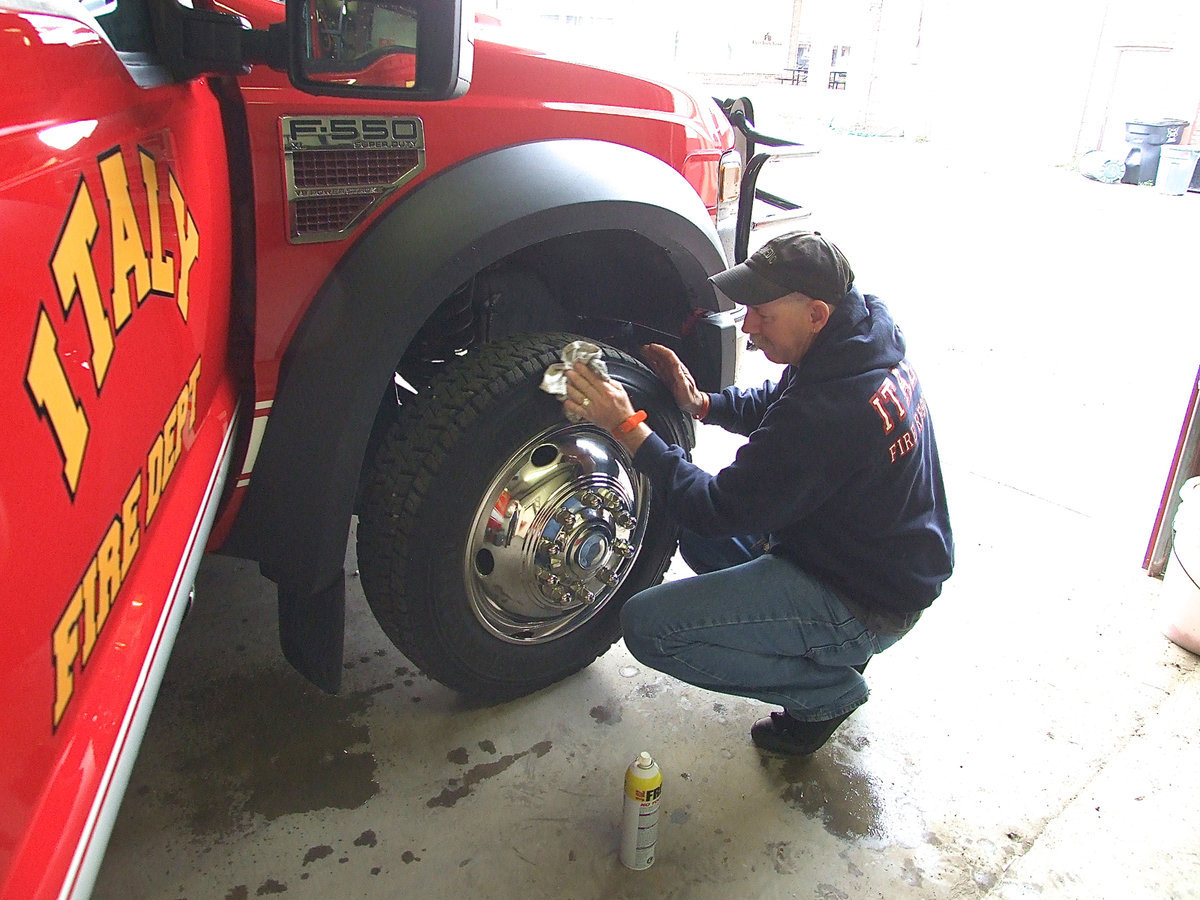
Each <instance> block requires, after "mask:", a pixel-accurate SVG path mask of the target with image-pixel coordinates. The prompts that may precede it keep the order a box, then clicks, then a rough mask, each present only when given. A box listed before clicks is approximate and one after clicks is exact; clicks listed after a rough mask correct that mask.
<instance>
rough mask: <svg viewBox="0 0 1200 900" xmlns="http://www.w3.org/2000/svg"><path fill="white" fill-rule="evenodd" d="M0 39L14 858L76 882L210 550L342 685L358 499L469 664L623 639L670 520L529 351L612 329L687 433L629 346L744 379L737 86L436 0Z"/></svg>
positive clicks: (466, 676)
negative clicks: (587, 62) (471, 25)
mask: <svg viewBox="0 0 1200 900" xmlns="http://www.w3.org/2000/svg"><path fill="white" fill-rule="evenodd" d="M0 57H2V58H3V59H4V60H5V62H4V67H3V74H0V85H2V87H3V99H2V100H0V227H2V230H0V238H2V240H0V261H2V266H3V272H4V282H3V283H4V286H3V289H2V291H3V294H2V295H3V305H4V306H3V315H4V323H5V327H4V329H3V333H2V336H0V341H2V342H3V351H2V352H0V411H2V413H3V420H4V423H5V427H4V433H3V438H2V439H0V473H2V474H0V573H2V581H0V618H2V620H3V629H4V640H3V642H2V643H0V685H2V687H0V691H2V697H3V709H4V722H3V725H2V726H0V735H2V736H3V739H2V740H0V895H2V896H3V897H4V898H21V900H26V898H30V897H44V896H53V895H60V896H70V895H85V894H87V893H88V891H89V889H90V886H91V884H92V880H93V878H94V874H95V871H96V868H97V867H98V864H99V860H100V857H101V855H102V853H103V848H104V845H105V843H106V841H107V837H108V833H109V830H110V828H111V824H112V820H113V818H114V816H115V814H116V811H117V808H118V806H119V804H120V800H121V795H122V793H123V790H124V786H125V784H126V782H127V780H128V776H129V771H130V769H131V767H132V764H133V760H134V757H135V755H136V751H137V747H138V744H139V741H140V738H141V735H142V733H143V730H144V728H145V725H146V721H147V719H148V716H149V713H150V708H151V705H152V703H153V700H154V696H155V693H156V691H157V687H158V684H159V682H160V679H161V676H162V673H163V669H164V666H165V664H166V661H167V658H168V655H169V654H170V651H171V647H172V643H173V641H174V637H175V634H176V632H177V630H178V628H179V624H180V621H181V619H182V617H183V616H184V613H185V611H186V609H187V607H188V605H189V603H190V601H191V587H192V583H193V578H194V575H195V572H196V568H197V565H198V564H199V560H200V557H201V555H202V554H203V553H204V552H205V551H206V550H208V551H218V552H225V553H230V554H235V555H238V556H242V557H245V558H248V559H251V560H255V561H257V562H258V563H259V564H260V568H261V571H262V572H263V574H264V575H266V576H267V577H268V578H270V579H271V580H272V581H274V582H275V583H276V584H277V585H278V607H279V630H280V636H281V643H282V649H283V652H284V654H285V655H286V657H287V658H288V659H289V660H290V661H291V662H292V664H293V665H294V666H295V667H296V668H297V669H298V670H299V671H300V672H301V673H302V674H303V675H305V676H306V677H308V678H309V679H311V680H312V681H313V682H315V683H316V684H317V685H319V686H320V687H322V688H324V689H326V690H330V691H333V690H336V689H337V687H338V681H339V673H340V672H341V670H342V636H343V595H344V594H343V582H344V573H343V560H344V557H345V553H346V549H347V540H348V536H349V535H350V533H351V527H352V523H353V522H354V520H355V517H356V516H357V527H356V538H357V541H358V558H359V565H360V569H361V575H362V582H363V586H364V589H365V591H366V594H367V597H368V599H369V602H370V605H371V608H372V610H373V611H374V613H375V615H376V616H377V617H378V620H379V622H380V624H381V625H382V627H383V629H384V631H385V632H386V633H387V634H388V636H389V637H390V638H391V639H392V640H393V641H394V642H395V643H396V645H397V646H398V647H399V648H400V649H401V650H402V651H403V652H404V653H405V654H406V655H407V656H408V657H409V658H411V659H412V660H413V661H414V662H415V663H416V664H417V665H419V666H420V667H421V668H422V669H423V670H424V671H425V672H426V673H427V674H428V675H430V676H431V677H433V678H436V679H439V680H441V681H442V682H444V683H445V684H447V685H449V686H451V687H453V688H455V689H457V690H459V691H463V692H467V693H470V694H472V695H474V696H479V697H487V698H493V699H504V698H509V697H514V696H518V695H521V694H524V693H527V692H530V691H533V690H536V689H538V688H541V687H544V686H546V685H548V684H551V683H553V682H555V681H557V680H559V679H561V678H563V677H565V676H566V675H568V674H570V673H572V672H575V671H577V670H579V669H580V668H582V667H583V666H586V665H587V664H588V663H589V662H591V661H592V660H593V659H595V658H596V656H597V655H599V654H601V653H603V652H604V651H605V650H606V649H607V648H608V647H609V646H610V645H611V644H612V643H613V641H615V640H616V639H617V637H618V634H619V632H618V615H617V614H618V612H619V609H620V606H621V604H622V602H623V601H624V599H625V598H626V597H628V596H629V595H630V594H631V593H633V592H635V591H637V590H639V589H641V588H643V587H645V586H647V585H649V584H652V583H654V582H656V581H657V580H659V579H661V578H662V575H663V572H664V569H665V567H666V565H667V562H668V560H669V558H670V556H671V554H672V553H673V551H674V547H675V538H676V534H675V531H674V528H673V526H672V525H671V523H670V522H668V521H667V519H666V518H665V515H664V513H663V511H662V509H661V508H660V506H659V505H658V504H656V503H655V502H654V498H653V497H651V496H650V493H649V489H648V485H647V483H646V482H645V480H644V479H643V478H642V476H640V475H639V474H638V473H637V472H636V470H635V469H634V468H633V467H632V465H631V462H630V460H629V459H628V457H627V456H626V455H625V453H624V452H623V451H622V450H621V448H620V446H619V445H618V444H617V443H616V442H615V441H614V440H612V439H611V438H610V437H609V436H608V435H606V434H604V433H603V432H601V431H599V430H597V429H595V428H593V427H591V426H580V425H573V424H571V423H570V422H568V421H566V419H564V418H563V416H562V412H561V407H560V406H559V404H558V402H557V401H556V400H555V399H554V398H553V397H551V396H548V395H547V394H545V393H543V392H541V391H540V390H539V389H538V385H539V382H540V379H541V377H542V373H543V371H544V370H545V369H546V367H547V366H548V365H549V364H550V363H553V362H555V361H556V360H557V359H558V356H559V353H560V350H561V348H562V347H563V346H564V345H565V344H566V343H567V342H569V341H571V340H574V339H579V338H584V339H587V340H589V341H593V342H596V343H598V344H601V345H602V346H603V348H604V354H605V359H606V361H607V364H608V369H609V372H610V374H611V375H612V376H613V377H615V378H617V379H619V380H620V381H621V382H622V383H624V384H625V385H626V386H627V387H628V388H629V389H630V391H631V392H632V393H633V395H634V396H635V398H636V401H637V403H638V404H639V406H641V407H644V408H645V409H646V410H647V412H648V413H649V416H650V420H651V423H652V425H653V427H654V428H655V429H656V430H657V431H659V432H660V433H662V434H664V435H665V436H666V437H668V438H669V439H670V440H672V441H675V442H677V443H679V444H681V445H683V446H685V447H689V446H691V444H692V441H693V431H692V427H691V423H690V422H689V421H688V419H687V418H686V417H685V416H684V415H682V414H681V413H680V411H679V410H678V409H677V408H676V407H675V406H674V404H673V403H672V401H671V398H670V396H669V395H668V394H667V393H666V392H665V390H664V389H663V388H662V386H661V385H660V384H659V383H658V382H657V381H656V380H655V379H654V378H653V376H652V375H651V374H650V373H649V371H648V370H647V369H645V368H644V367H643V366H642V365H641V364H640V363H639V362H638V361H637V359H636V349H637V348H638V347H639V346H640V345H641V344H643V343H645V342H647V341H658V342H661V343H665V344H667V345H669V346H671V347H673V348H675V349H676V350H677V352H679V354H680V355H681V356H682V357H683V359H684V360H685V361H686V362H687V364H688V365H689V366H690V367H691V369H692V371H693V372H694V373H696V375H697V378H698V380H699V381H700V383H701V385H702V386H703V387H705V388H708V389H712V390H716V389H719V388H720V387H722V386H724V385H727V384H729V383H731V381H732V379H733V375H734V368H735V363H736V355H737V352H738V350H737V346H738V342H737V340H736V338H737V322H736V320H735V317H734V313H733V311H732V310H731V309H730V308H729V305H728V303H727V301H724V300H723V299H722V298H720V297H719V296H717V295H715V294H714V292H713V290H712V289H711V287H710V286H709V284H708V282H707V277H708V276H709V275H710V274H712V273H714V272H717V271H719V270H721V269H722V268H724V267H725V266H726V264H727V262H728V261H732V258H733V257H735V256H736V255H737V254H738V253H739V252H742V253H744V245H745V241H746V239H747V234H748V229H749V227H750V226H749V215H750V209H749V204H748V203H743V204H741V210H740V221H739V203H738V198H739V186H741V188H742V190H741V194H742V196H743V197H744V196H746V195H747V187H748V186H749V179H743V174H742V161H743V159H747V160H748V159H749V156H750V155H751V153H752V148H751V147H750V146H749V145H748V143H747V141H748V140H750V141H752V140H753V138H754V132H753V131H752V129H750V128H747V127H746V125H747V122H748V121H752V119H750V118H749V117H747V116H745V115H743V112H744V109H742V108H737V105H736V104H733V105H727V106H726V108H725V109H721V108H720V107H719V106H718V105H717V104H716V103H714V102H712V101H710V100H708V99H707V98H697V97H694V96H692V95H689V94H688V93H685V92H683V91H679V90H675V89H673V88H669V87H666V86H664V85H661V84H657V83H652V82H649V81H645V80H640V79H637V78H633V77H629V76H626V75H621V74H617V73H614V72H609V71H604V70H600V69H596V68H589V67H585V66H581V65H574V64H570V63H567V62H564V61H559V60H555V59H553V58H550V57H548V56H545V55H540V54H536V53H532V52H530V51H526V50H521V49H516V48H512V47H507V46H502V45H500V44H495V43H486V42H482V41H478V42H474V43H473V42H472V41H471V39H470V35H469V29H467V28H466V27H465V25H464V23H463V22H462V21H461V9H460V6H459V4H457V3H452V2H438V0H288V5H287V8H286V10H285V7H284V5H283V4H282V3H279V2H275V0H229V5H226V6H218V5H216V4H215V3H214V2H212V0H205V2H201V0H197V2H196V4H195V7H194V8H193V6H192V5H191V4H189V5H187V6H183V5H180V4H179V3H178V2H176V0H83V2H80V0H0ZM734 125H738V126H741V127H742V131H741V132H739V131H737V129H736V128H735V127H734ZM747 135H748V136H749V137H747ZM743 180H745V181H746V184H744V185H743V184H742V182H743ZM749 194H750V196H751V197H752V196H753V190H752V188H751V189H750V191H749ZM739 226H740V230H739ZM737 241H740V245H741V250H740V251H739V250H738V249H737V248H736V247H735V243H737ZM201 602H202V599H201ZM266 714H270V711H267V712H266Z"/></svg>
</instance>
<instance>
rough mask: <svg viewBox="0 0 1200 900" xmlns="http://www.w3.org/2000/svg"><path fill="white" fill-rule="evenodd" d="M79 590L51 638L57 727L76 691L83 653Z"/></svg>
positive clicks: (55, 722) (55, 627) (55, 724)
mask: <svg viewBox="0 0 1200 900" xmlns="http://www.w3.org/2000/svg"><path fill="white" fill-rule="evenodd" d="M82 605H83V604H82V600H81V599H80V596H79V593H78V592H76V593H75V596H73V597H72V598H71V602H69V603H68V604H67V608H66V609H64V610H63V614H62V616H60V617H59V620H58V624H56V625H55V626H54V633H53V636H52V637H51V640H50V647H51V656H52V660H53V664H54V727H55V728H57V727H58V723H59V722H61V721H62V717H63V713H65V712H66V711H67V704H68V703H70V702H71V694H73V693H74V692H75V657H76V656H78V655H79V616H80V614H81V613H82V612H83V609H82Z"/></svg>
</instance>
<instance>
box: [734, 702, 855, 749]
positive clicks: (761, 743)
mask: <svg viewBox="0 0 1200 900" xmlns="http://www.w3.org/2000/svg"><path fill="white" fill-rule="evenodd" d="M849 717H850V713H846V714H845V715H844V716H838V717H837V718H836V719H826V720H825V721H823V722H803V721H801V720H800V719H795V718H793V717H792V716H791V715H789V714H788V712H787V710H784V711H783V712H773V713H771V715H769V716H768V717H767V718H765V719H759V720H758V721H757V722H755V723H754V725H753V726H752V727H751V728H750V740H752V741H754V744H755V746H757V747H758V748H760V749H762V750H769V751H770V752H772V753H787V754H789V755H791V756H810V755H812V754H813V753H816V752H817V751H818V750H820V749H821V748H822V747H824V746H825V742H826V741H828V740H829V738H830V737H832V736H833V733H834V731H836V730H837V727H838V726H839V725H841V724H842V723H843V722H845V721H846V719H848V718H849Z"/></svg>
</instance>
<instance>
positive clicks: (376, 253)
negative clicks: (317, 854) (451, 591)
mask: <svg viewBox="0 0 1200 900" xmlns="http://www.w3.org/2000/svg"><path fill="white" fill-rule="evenodd" d="M502 185H522V189H521V190H507V191H504V192H503V195H502V196H493V195H494V194H495V192H496V190H497V186H502ZM481 198H486V202H484V203H481V202H479V201H480V199H481ZM612 230H616V231H632V232H634V233H636V234H638V235H640V236H642V237H644V238H645V239H647V240H650V241H652V242H654V243H655V244H657V245H658V246H659V247H660V248H662V249H663V250H664V252H665V253H666V254H667V255H668V257H669V259H670V260H671V263H672V265H674V267H675V268H676V270H677V271H678V272H679V275H680V279H681V281H682V282H683V283H684V285H685V286H686V288H687V289H688V290H689V291H690V292H691V293H692V295H693V296H694V297H695V298H696V301H697V305H698V306H700V307H708V308H710V309H713V310H717V309H719V308H721V306H722V304H724V303H725V301H723V299H721V298H719V296H718V295H717V294H716V292H715V291H713V289H712V287H711V285H710V284H709V283H708V281H707V279H708V276H709V275H711V274H714V273H715V272H718V271H720V270H722V269H723V268H724V267H725V264H726V263H725V258H724V254H723V251H722V249H721V244H720V240H719V238H718V237H717V234H716V231H715V228H714V227H713V223H712V220H711V218H710V216H709V215H708V211H707V209H706V208H705V207H704V204H703V203H702V202H701V200H700V198H699V197H698V196H697V194H696V193H695V191H694V189H693V188H692V187H691V185H690V184H688V182H687V181H686V180H685V179H684V178H683V177H682V176H681V175H679V173H678V172H676V171H675V170H674V169H672V168H671V167H670V166H668V165H666V164H665V163H663V162H662V161H661V160H659V159H657V158H655V157H652V156H649V155H648V154H645V153H643V152H640V151H637V150H633V149H631V148H628V147H625V146H622V145H617V144H609V143H605V142H599V141H588V140H556V141H545V142H540V143H534V144H522V145H517V146H513V147H506V148H503V149H500V150H496V151H493V152H490V153H488V154H485V155H483V156H480V157H476V158H473V159H471V160H468V161H466V162H464V163H462V164H460V165H457V166H455V167H453V168H451V169H448V170H447V171H445V172H444V173H441V174H440V175H438V176H437V177H435V178H432V179H430V180H428V181H426V182H423V183H422V184H421V185H420V186H419V187H418V188H417V189H415V190H414V191H413V192H412V193H411V194H409V195H407V196H406V197H405V198H403V199H402V200H401V202H399V203H398V204H396V205H395V206H394V207H393V208H392V209H391V210H389V211H388V212H387V213H385V214H384V216H383V217H381V219H380V220H379V221H377V222H376V223H375V224H374V225H373V226H372V227H371V228H370V229H369V230H368V231H367V232H365V233H364V234H363V235H362V237H361V238H360V240H359V241H358V242H357V244H356V245H355V246H354V247H352V248H351V249H350V250H349V251H348V252H347V254H346V255H345V257H343V259H342V261H341V262H340V263H339V264H338V266H337V267H336V268H335V270H334V272H333V273H332V274H331V276H330V277H329V279H328V280H327V281H326V282H325V284H324V285H323V286H322V287H321V289H320V290H319V291H318V292H317V295H316V297H315V298H314V300H313V302H312V304H311V305H310V307H309V309H308V312H307V313H306V314H305V316H304V318H303V320H302V322H301V324H300V326H299V328H298V329H297V332H296V336H295V338H294V339H293V341H292V344H291V346H290V347H289V349H288V351H287V353H286V354H285V357H284V362H283V366H282V370H281V373H280V387H279V390H278V392H277V394H276V397H275V402H274V404H273V407H272V412H271V418H270V420H269V423H268V426H267V430H266V433H265V435H264V438H263V442H262V445H261V448H260V451H259V454H258V458H257V461H256V464H255V471H254V476H253V477H252V480H251V485H250V489H249V493H248V496H247V497H246V500H245V502H244V503H243V506H242V509H241V510H240V512H239V515H238V518H237V520H236V521H235V523H234V527H233V530H232V533H231V535H230V538H229V540H228V541H227V542H226V546H225V547H224V548H222V549H223V550H225V551H227V552H229V553H232V554H235V555H240V556H244V557H246V558H249V559H254V560H257V561H258V562H259V564H260V568H261V570H262V572H263V574H264V575H265V576H266V577H268V578H270V579H271V580H273V581H275V582H277V583H278V584H279V585H280V587H281V589H284V588H285V587H286V589H287V590H288V591H289V592H293V593H296V594H299V595H301V596H303V595H305V594H308V593H315V592H320V591H324V590H326V589H327V588H328V586H329V584H330V582H331V581H332V580H334V579H335V578H337V577H340V573H341V571H342V565H343V562H344V558H345V552H346V541H347V537H348V533H349V525H350V520H351V516H352V512H353V504H354V500H355V497H356V493H357V488H358V481H359V475H360V471H361V467H362V462H363V456H364V453H365V450H366V445H367V439H368V436H369V434H370V431H371V428H372V425H373V423H374V419H375V414H376V411H377V409H378V406H379V401H380V397H381V394H382V392H383V389H384V387H385V386H386V384H387V383H388V379H389V378H390V375H391V373H392V371H393V369H394V366H395V364H396V362H397V361H398V360H399V358H400V356H401V355H402V353H403V351H404V349H405V348H406V347H407V346H408V344H409V342H410V341H411V340H412V338H413V337H414V336H415V335H416V334H417V332H418V331H419V330H420V328H421V326H422V325H423V324H424V322H425V321H426V320H427V318H428V317H429V316H430V315H431V314H432V313H433V312H434V311H435V310H436V309H437V307H438V306H439V305H440V303H441V302H442V300H443V299H444V298H445V297H447V296H449V294H450V293H451V292H452V291H453V290H454V289H455V288H456V287H458V286H459V285H461V284H462V283H463V282H465V281H466V280H467V279H469V278H470V277H472V276H473V275H475V274H476V273H478V272H479V271H481V270H482V269H484V268H486V267H487V266H489V265H492V264H494V263H496V262H499V261H500V260H502V259H504V258H506V257H508V256H510V255H511V254H513V253H515V252H517V251H518V250H521V249H523V248H526V247H529V246H533V245H535V244H537V243H540V242H542V241H545V240H549V239H550V238H553V237H557V236H560V235H562V234H566V233H582V232H587V231H612ZM380 297H392V298H394V299H393V302H392V303H390V304H386V305H385V304H380V303H370V302H364V299H365V298H380Z"/></svg>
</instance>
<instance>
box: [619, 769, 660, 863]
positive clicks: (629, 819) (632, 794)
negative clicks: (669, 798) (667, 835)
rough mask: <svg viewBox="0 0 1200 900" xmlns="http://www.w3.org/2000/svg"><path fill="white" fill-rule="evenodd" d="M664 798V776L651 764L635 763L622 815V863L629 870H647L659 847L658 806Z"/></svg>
mask: <svg viewBox="0 0 1200 900" xmlns="http://www.w3.org/2000/svg"><path fill="white" fill-rule="evenodd" d="M661 798H662V773H661V772H660V771H659V769H658V766H657V765H656V764H654V763H653V762H652V763H651V765H650V767H649V768H643V767H641V766H639V765H638V764H637V762H636V761H635V762H634V764H633V765H631V766H630V767H629V768H628V769H627V770H626V771H625V799H624V807H623V809H622V816H621V862H622V863H623V864H624V865H625V866H627V867H628V868H630V869H648V868H650V866H651V865H653V863H654V854H655V848H656V846H657V844H658V807H659V801H660V800H661Z"/></svg>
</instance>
